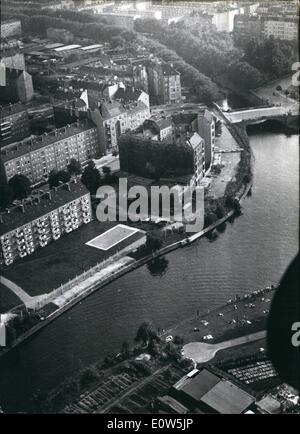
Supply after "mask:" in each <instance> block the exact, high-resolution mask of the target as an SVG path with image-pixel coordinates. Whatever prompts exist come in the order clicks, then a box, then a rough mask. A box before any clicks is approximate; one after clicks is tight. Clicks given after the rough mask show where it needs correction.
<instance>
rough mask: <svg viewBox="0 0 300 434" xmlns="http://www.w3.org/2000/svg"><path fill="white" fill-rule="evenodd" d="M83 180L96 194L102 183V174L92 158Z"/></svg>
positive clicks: (84, 172)
mask: <svg viewBox="0 0 300 434" xmlns="http://www.w3.org/2000/svg"><path fill="white" fill-rule="evenodd" d="M81 181H82V183H83V184H84V185H85V186H86V188H87V189H88V190H89V191H90V192H91V193H92V194H96V191H97V189H98V188H99V187H100V185H101V175H100V172H99V170H98V169H97V168H96V166H95V163H94V161H93V160H90V161H89V163H88V165H87V167H86V168H85V169H84V171H83V174H82V177H81Z"/></svg>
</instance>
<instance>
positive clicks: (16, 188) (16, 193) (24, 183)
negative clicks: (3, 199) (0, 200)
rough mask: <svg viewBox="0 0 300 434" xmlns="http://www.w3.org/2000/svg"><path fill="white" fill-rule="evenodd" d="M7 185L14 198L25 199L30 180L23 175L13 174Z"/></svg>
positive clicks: (28, 191) (28, 190) (27, 194)
mask: <svg viewBox="0 0 300 434" xmlns="http://www.w3.org/2000/svg"><path fill="white" fill-rule="evenodd" d="M8 185H9V187H10V188H11V189H12V191H13V198H14V199H25V198H26V197H27V196H29V194H30V191H31V188H30V181H29V179H28V178H27V176H25V175H15V176H13V177H12V178H11V179H10V180H9V182H8Z"/></svg>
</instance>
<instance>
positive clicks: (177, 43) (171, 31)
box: [135, 19, 263, 89]
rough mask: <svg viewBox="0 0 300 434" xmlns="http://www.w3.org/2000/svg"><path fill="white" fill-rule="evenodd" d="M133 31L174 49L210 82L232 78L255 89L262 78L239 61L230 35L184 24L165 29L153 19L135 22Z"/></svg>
mask: <svg viewBox="0 0 300 434" xmlns="http://www.w3.org/2000/svg"><path fill="white" fill-rule="evenodd" d="M135 26H136V30H137V31H140V32H142V33H145V32H146V33H147V34H151V38H152V39H153V40H155V41H158V42H160V43H161V44H164V45H165V46H167V47H168V48H169V49H172V50H174V51H175V52H176V53H177V55H178V56H181V57H182V58H183V59H184V60H185V61H186V62H187V63H188V64H190V65H192V66H193V67H195V68H196V70H197V71H198V72H200V73H202V74H203V75H204V76H205V77H206V78H208V77H209V78H210V79H211V80H214V79H216V78H218V77H220V76H222V75H224V74H227V75H228V76H230V77H231V76H232V77H233V80H232V81H234V82H235V83H238V84H239V86H240V87H242V88H244V89H249V88H252V87H257V86H258V85H260V84H261V83H262V81H263V75H262V74H261V72H260V71H259V70H258V69H257V68H256V67H255V66H253V65H250V64H249V63H248V62H247V60H246V59H244V58H243V52H242V50H240V49H238V48H236V47H235V46H234V44H233V38H232V37H231V35H228V34H227V33H223V32H217V31H216V30H215V29H214V28H213V27H212V26H209V25H208V24H205V25H202V26H201V25H200V24H199V26H198V27H197V28H196V29H195V28H193V27H191V26H189V25H188V23H184V22H183V23H178V24H174V25H171V26H169V27H168V28H165V27H164V26H163V25H162V24H161V23H159V22H158V21H157V20H149V19H143V20H136V25H135Z"/></svg>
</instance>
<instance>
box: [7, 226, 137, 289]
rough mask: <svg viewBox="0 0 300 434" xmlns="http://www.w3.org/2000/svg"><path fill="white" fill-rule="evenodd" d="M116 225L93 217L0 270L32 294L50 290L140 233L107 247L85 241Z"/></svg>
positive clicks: (114, 251) (133, 239)
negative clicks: (94, 219)
mask: <svg viewBox="0 0 300 434" xmlns="http://www.w3.org/2000/svg"><path fill="white" fill-rule="evenodd" d="M115 225H116V223H111V222H107V223H100V222H98V221H93V222H91V223H89V224H88V225H86V226H82V227H81V228H79V229H78V230H76V231H74V232H71V233H70V234H67V235H65V236H64V237H62V238H60V239H59V240H58V241H56V242H53V243H51V244H49V245H48V246H47V247H45V248H44V249H41V250H38V251H36V252H35V253H33V254H32V255H30V256H28V257H26V258H24V259H22V260H20V261H18V262H16V263H15V264H13V265H11V266H9V267H5V268H4V269H3V270H2V271H1V273H2V274H3V276H4V277H6V278H7V279H10V280H11V281H13V282H15V283H16V284H18V285H19V286H20V287H21V288H22V289H23V290H24V291H26V292H27V293H28V294H29V295H31V296H35V295H40V294H44V293H48V292H51V291H52V290H53V289H55V288H56V287H58V286H60V285H61V284H62V283H66V282H67V281H68V280H70V279H72V278H74V277H76V275H79V274H81V273H83V272H84V271H85V270H88V269H89V268H91V267H93V266H94V265H96V264H97V263H99V262H102V261H104V260H105V259H107V258H108V257H109V256H111V255H113V254H115V253H117V252H118V251H120V250H122V249H124V248H125V247H127V246H128V245H130V244H131V243H134V242H135V241H137V240H138V239H140V238H141V237H142V236H143V233H142V232H136V233H134V234H133V235H132V236H131V237H129V238H127V239H124V240H123V241H121V242H120V243H118V244H116V245H114V246H113V247H112V248H111V249H109V250H107V251H104V250H100V249H95V248H94V247H91V246H88V245H86V243H87V242H88V241H90V240H91V239H93V238H95V237H97V236H98V235H99V234H101V233H103V232H105V231H107V230H108V229H110V228H112V227H113V226H115Z"/></svg>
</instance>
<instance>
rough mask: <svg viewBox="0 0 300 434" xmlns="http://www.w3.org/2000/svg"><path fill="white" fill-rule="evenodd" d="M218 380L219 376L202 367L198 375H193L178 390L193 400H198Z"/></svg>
mask: <svg viewBox="0 0 300 434" xmlns="http://www.w3.org/2000/svg"><path fill="white" fill-rule="evenodd" d="M219 382H220V378H219V377H217V376H216V375H215V374H213V373H212V372H210V371H208V370H207V369H203V370H202V371H200V372H199V374H198V375H195V376H194V377H192V378H191V379H190V381H188V382H186V383H185V384H184V385H183V386H182V387H181V388H180V390H181V391H182V392H183V393H184V394H186V395H188V396H189V397H191V398H192V399H194V400H195V401H200V400H201V398H202V397H203V396H204V395H205V394H206V393H207V392H208V391H209V390H210V389H212V388H213V387H214V386H215V385H216V384H218V383H219Z"/></svg>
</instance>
